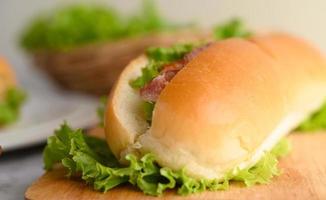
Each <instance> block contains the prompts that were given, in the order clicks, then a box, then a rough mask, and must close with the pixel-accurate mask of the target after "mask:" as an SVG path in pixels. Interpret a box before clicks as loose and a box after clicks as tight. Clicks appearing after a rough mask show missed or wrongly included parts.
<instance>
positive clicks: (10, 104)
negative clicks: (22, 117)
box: [0, 88, 26, 126]
mask: <svg viewBox="0 0 326 200" xmlns="http://www.w3.org/2000/svg"><path fill="white" fill-rule="evenodd" d="M25 99H26V94H25V93H24V92H23V91H22V90H20V89H18V88H10V89H8V90H7V91H6V94H5V97H4V99H3V100H2V101H1V102H0V126H2V125H7V124H10V123H13V122H15V121H16V120H17V119H18V118H19V114H20V108H21V106H22V104H23V103H24V102H25Z"/></svg>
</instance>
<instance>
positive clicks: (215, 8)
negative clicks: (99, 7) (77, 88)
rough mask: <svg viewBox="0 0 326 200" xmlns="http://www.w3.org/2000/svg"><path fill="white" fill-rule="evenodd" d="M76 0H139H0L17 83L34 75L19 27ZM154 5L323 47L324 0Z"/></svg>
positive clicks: (174, 16)
mask: <svg viewBox="0 0 326 200" xmlns="http://www.w3.org/2000/svg"><path fill="white" fill-rule="evenodd" d="M76 2H84V3H85V2H86V3H87V2H88V3H89V2H92V3H94V2H100V3H102V4H106V5H108V6H112V7H114V8H116V9H118V10H119V11H121V12H122V13H126V14H127V13H129V12H131V11H133V10H135V9H138V8H139V5H140V4H141V0H134V1H129V0H119V1H118V0H107V1H105V0H102V1H94V0H89V1H76V0H75V1H73V0H29V1H28V2H27V1H19V0H1V2H0V25H1V33H0V54H1V55H3V56H5V57H6V58H7V59H8V60H9V61H10V63H11V64H12V65H13V67H14V68H15V69H16V71H17V73H18V76H19V78H20V80H21V82H22V83H27V82H28V80H27V79H26V77H25V76H33V75H34V72H31V70H30V69H31V68H29V67H28V66H27V65H28V64H29V63H28V62H27V60H26V57H25V56H24V53H23V52H22V50H21V48H20V47H19V45H18V44H17V40H18V38H19V35H20V34H21V31H22V29H23V28H24V27H25V26H26V24H27V23H28V22H29V21H30V20H31V18H32V17H34V16H35V15H36V14H39V13H40V12H41V11H45V10H51V9H53V8H54V7H58V6H62V5H63V4H72V3H76ZM156 4H157V7H158V8H159V10H160V13H161V14H162V15H163V16H164V17H165V18H167V19H169V20H171V21H176V22H184V23H188V22H197V23H198V24H200V25H202V26H205V27H209V26H212V25H214V24H216V23H219V22H223V21H225V20H227V19H229V18H230V17H234V16H238V17H240V18H242V19H243V20H244V21H245V22H246V23H247V24H248V25H249V26H250V27H253V28H255V29H258V30H284V31H290V32H293V33H295V34H297V35H301V36H303V37H305V38H307V39H308V40H310V41H312V42H314V43H315V44H317V45H318V46H320V47H321V48H322V49H323V51H326V37H325V35H326V27H325V26H324V25H323V21H324V19H325V18H326V14H325V10H326V1H323V0H313V1H307V0H286V1H284V0H273V1H260V0H248V1H239V0H216V1H212V0H201V1H195V0H193V1H190V0H178V1H174V0H157V1H156Z"/></svg>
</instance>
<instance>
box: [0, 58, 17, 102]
mask: <svg viewBox="0 0 326 200" xmlns="http://www.w3.org/2000/svg"><path fill="white" fill-rule="evenodd" d="M14 85H16V78H15V75H14V72H13V71H12V70H11V68H10V66H9V64H8V63H7V62H6V61H5V59H3V58H1V57H0V100H1V99H3V98H4V95H5V92H6V90H7V89H8V88H10V87H13V86H14Z"/></svg>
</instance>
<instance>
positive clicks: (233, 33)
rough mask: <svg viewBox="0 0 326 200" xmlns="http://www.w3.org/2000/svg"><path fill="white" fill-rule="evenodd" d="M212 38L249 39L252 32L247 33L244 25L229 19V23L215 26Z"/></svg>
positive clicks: (236, 19) (238, 20)
mask: <svg viewBox="0 0 326 200" xmlns="http://www.w3.org/2000/svg"><path fill="white" fill-rule="evenodd" d="M213 33H214V36H215V38H216V39H217V40H223V39H227V38H231V37H244V38H246V37H249V36H251V35H252V32H251V31H249V30H248V29H247V28H246V26H245V25H244V23H243V22H242V21H241V20H240V19H238V18H235V19H231V20H230V21H228V22H226V23H224V24H221V25H217V26H215V28H214V30H213Z"/></svg>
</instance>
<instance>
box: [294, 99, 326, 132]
mask: <svg viewBox="0 0 326 200" xmlns="http://www.w3.org/2000/svg"><path fill="white" fill-rule="evenodd" d="M325 129H326V103H325V104H324V105H323V106H322V107H321V108H320V109H319V110H318V111H317V112H315V113H314V114H312V115H311V116H310V117H309V118H308V119H306V120H305V121H303V122H302V123H301V124H300V125H299V126H298V128H297V129H296V130H297V131H301V132H314V131H318V130H325Z"/></svg>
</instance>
